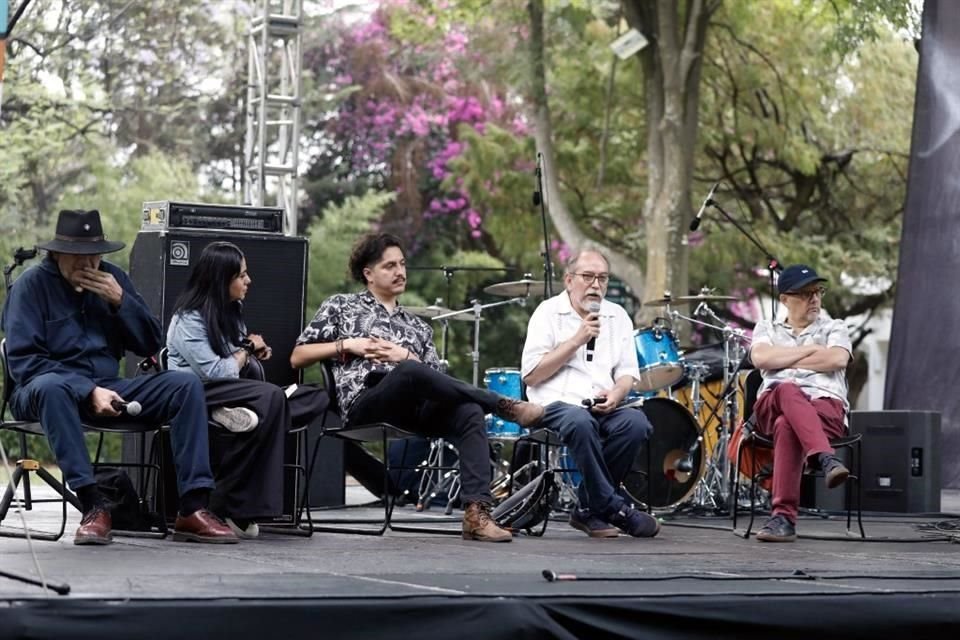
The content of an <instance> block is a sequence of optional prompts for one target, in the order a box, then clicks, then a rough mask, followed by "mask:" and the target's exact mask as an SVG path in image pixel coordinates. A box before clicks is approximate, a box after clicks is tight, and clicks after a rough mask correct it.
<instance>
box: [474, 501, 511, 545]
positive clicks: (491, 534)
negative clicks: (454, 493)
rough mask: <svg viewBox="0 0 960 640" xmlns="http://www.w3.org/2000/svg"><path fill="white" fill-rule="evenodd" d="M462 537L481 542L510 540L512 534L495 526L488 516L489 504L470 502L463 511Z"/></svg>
mask: <svg viewBox="0 0 960 640" xmlns="http://www.w3.org/2000/svg"><path fill="white" fill-rule="evenodd" d="M463 539H464V540H480V541H481V542H510V541H511V540H513V535H511V534H510V532H509V531H507V530H505V529H501V528H500V527H498V526H497V523H496V522H494V521H493V518H491V517H490V505H488V504H487V503H485V502H471V503H470V504H468V505H467V510H466V511H464V512H463Z"/></svg>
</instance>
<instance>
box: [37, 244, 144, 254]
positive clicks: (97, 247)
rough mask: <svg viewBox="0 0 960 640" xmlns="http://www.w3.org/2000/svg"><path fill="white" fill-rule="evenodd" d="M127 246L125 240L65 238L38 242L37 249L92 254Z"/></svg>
mask: <svg viewBox="0 0 960 640" xmlns="http://www.w3.org/2000/svg"><path fill="white" fill-rule="evenodd" d="M125 246H127V245H126V244H125V243H123V242H113V241H111V240H100V241H97V242H65V241H63V240H51V241H50V242H47V243H44V244H38V245H37V249H43V250H45V251H54V252H56V253H67V254H71V255H77V256H91V255H99V254H102V253H113V252H114V251H120V249H123V248H124V247H125Z"/></svg>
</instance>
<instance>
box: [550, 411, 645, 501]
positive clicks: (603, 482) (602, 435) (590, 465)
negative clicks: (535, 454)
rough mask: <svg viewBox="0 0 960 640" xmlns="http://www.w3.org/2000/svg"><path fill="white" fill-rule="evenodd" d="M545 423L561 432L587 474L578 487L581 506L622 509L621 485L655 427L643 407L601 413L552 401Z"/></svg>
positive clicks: (561, 437)
mask: <svg viewBox="0 0 960 640" xmlns="http://www.w3.org/2000/svg"><path fill="white" fill-rule="evenodd" d="M543 426H544V427H547V428H548V429H553V430H554V431H556V432H557V433H558V434H560V439H561V440H562V441H563V444H565V445H566V446H567V448H568V449H569V451H570V456H571V457H572V458H573V461H574V462H575V463H576V465H577V469H578V470H579V471H580V474H581V475H582V476H583V480H582V481H581V482H580V487H579V488H578V489H577V498H578V499H579V500H580V507H581V508H582V509H589V510H590V511H592V512H593V513H595V514H597V515H599V516H601V517H605V516H608V515H610V514H611V513H613V512H616V511H617V510H619V509H620V507H622V506H623V502H624V501H623V497H621V496H620V494H619V493H618V492H617V489H618V488H619V487H620V483H621V482H623V479H624V478H625V477H626V476H627V473H628V472H629V471H630V466H631V465H632V464H633V459H634V457H636V455H637V450H638V449H639V448H640V445H641V444H643V441H644V440H647V439H648V438H649V437H650V434H651V432H652V431H653V427H652V426H650V421H649V420H647V416H646V415H645V414H644V413H643V411H640V410H638V409H633V408H625V409H615V410H614V411H612V412H610V413H608V414H606V415H597V414H593V413H591V412H590V411H588V410H587V409H585V408H584V407H577V406H575V405H572V404H567V403H565V402H552V403H550V404H549V405H547V407H546V411H545V413H544V415H543Z"/></svg>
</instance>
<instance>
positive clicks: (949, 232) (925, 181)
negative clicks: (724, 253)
mask: <svg viewBox="0 0 960 640" xmlns="http://www.w3.org/2000/svg"><path fill="white" fill-rule="evenodd" d="M958 274H960V2H957V1H956V0H926V3H925V5H924V9H923V33H922V38H921V41H920V68H919V73H918V74H917V94H916V105H915V107H914V118H913V136H912V140H911V149H910V170H909V176H908V182H907V201H906V207H905V212H904V218H903V234H902V237H901V242H900V264H899V274H898V277H897V295H896V302H895V307H894V315H893V327H892V330H891V336H890V353H889V358H888V367H887V379H886V393H885V405H886V408H887V409H914V410H928V411H939V412H940V413H941V417H942V427H941V429H942V431H941V448H940V455H941V462H942V465H941V468H942V476H941V478H942V483H943V487H945V488H948V487H949V488H958V487H960V393H958V383H960V277H958Z"/></svg>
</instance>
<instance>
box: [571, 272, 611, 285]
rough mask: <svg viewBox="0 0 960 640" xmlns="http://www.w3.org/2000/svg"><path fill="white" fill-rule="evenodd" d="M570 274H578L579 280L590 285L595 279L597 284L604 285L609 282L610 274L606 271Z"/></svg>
mask: <svg viewBox="0 0 960 640" xmlns="http://www.w3.org/2000/svg"><path fill="white" fill-rule="evenodd" d="M572 275H575V276H580V281H581V282H583V284H585V285H591V284H593V281H594V280H596V281H597V284H599V285H600V286H601V287H605V286H607V283H608V282H610V275H609V274H607V273H574V274H572Z"/></svg>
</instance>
